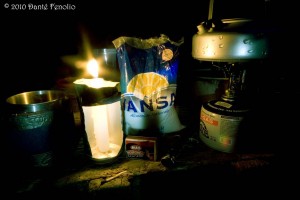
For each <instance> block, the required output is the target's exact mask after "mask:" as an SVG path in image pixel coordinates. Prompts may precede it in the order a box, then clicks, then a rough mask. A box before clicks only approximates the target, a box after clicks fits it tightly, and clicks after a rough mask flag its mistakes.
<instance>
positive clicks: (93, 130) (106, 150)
mask: <svg viewBox="0 0 300 200" xmlns="http://www.w3.org/2000/svg"><path fill="white" fill-rule="evenodd" d="M88 71H89V73H90V74H91V75H92V76H93V77H94V78H92V79H84V78H82V79H79V80H76V81H75V82H74V83H75V84H83V85H86V86H88V87H89V88H92V89H96V90H95V92H101V88H106V87H115V86H116V85H117V84H118V82H112V81H106V80H104V79H103V78H98V77H97V76H98V63H97V62H96V60H92V61H90V62H89V63H88ZM97 89H100V90H97ZM110 107H115V108H118V111H119V112H115V113H113V115H117V116H118V115H120V116H121V114H120V104H119V102H115V103H108V104H103V105H102V104H101V105H97V104H96V105H92V106H91V105H88V106H86V105H85V106H82V109H83V113H84V123H85V130H86V133H87V136H88V141H89V145H90V148H91V153H92V157H93V158H97V159H98V158H99V159H101V158H108V157H114V156H116V155H117V154H118V151H119V150H120V148H121V144H117V143H116V142H115V141H111V140H113V139H114V138H113V137H111V136H110V132H111V131H110V130H111V129H112V127H110V126H111V125H110V124H112V122H111V121H112V120H117V121H116V122H117V124H121V121H120V119H119V118H116V119H110V115H111V113H109V112H110V111H108V110H111V108H110ZM113 125H114V124H113ZM114 126H115V125H114ZM118 127H120V128H119V130H118V132H119V133H121V132H122V130H121V126H120V125H118ZM112 134H116V133H114V132H112ZM111 138H112V139H111ZM120 141H122V140H120Z"/></svg>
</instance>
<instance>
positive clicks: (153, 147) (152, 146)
mask: <svg viewBox="0 0 300 200" xmlns="http://www.w3.org/2000/svg"><path fill="white" fill-rule="evenodd" d="M125 144H126V154H127V157H128V158H139V159H145V160H151V161H157V138H156V137H145V136H127V137H126V139H125Z"/></svg>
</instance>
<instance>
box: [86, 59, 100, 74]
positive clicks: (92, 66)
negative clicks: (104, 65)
mask: <svg viewBox="0 0 300 200" xmlns="http://www.w3.org/2000/svg"><path fill="white" fill-rule="evenodd" d="M87 70H88V72H89V73H90V74H91V75H92V76H93V77H94V78H97V77H98V73H99V71H98V70H99V66H98V63H97V61H96V60H95V59H91V60H89V61H88V63H87Z"/></svg>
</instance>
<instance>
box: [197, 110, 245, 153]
mask: <svg viewBox="0 0 300 200" xmlns="http://www.w3.org/2000/svg"><path fill="white" fill-rule="evenodd" d="M242 120H243V117H242V116H230V115H220V114H217V113H213V112H211V111H209V110H207V109H205V108H204V107H202V108H201V113H200V130H199V134H200V139H201V140H202V141H203V142H204V143H205V144H206V145H208V146H209V147H211V148H213V149H216V150H219V151H222V152H227V153H231V152H233V151H234V147H235V143H236V136H237V133H238V129H239V125H240V123H241V121H242Z"/></svg>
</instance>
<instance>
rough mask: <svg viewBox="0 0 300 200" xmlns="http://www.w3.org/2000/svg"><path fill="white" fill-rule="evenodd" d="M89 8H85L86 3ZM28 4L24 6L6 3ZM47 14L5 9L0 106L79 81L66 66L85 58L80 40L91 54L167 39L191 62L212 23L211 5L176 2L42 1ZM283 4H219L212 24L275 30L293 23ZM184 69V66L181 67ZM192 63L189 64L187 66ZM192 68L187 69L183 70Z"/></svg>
mask: <svg viewBox="0 0 300 200" xmlns="http://www.w3.org/2000/svg"><path fill="white" fill-rule="evenodd" d="M83 2H85V3H83ZM7 3H8V4H9V5H10V6H11V4H26V5H28V3H24V1H17V0H15V1H7ZM51 3H55V4H60V5H66V4H71V5H74V6H75V7H76V8H75V9H74V10H50V8H49V4H51ZM33 4H34V5H39V4H44V5H45V4H47V5H48V10H29V8H28V6H27V8H26V9H24V10H11V7H10V8H4V3H2V5H1V13H2V14H3V15H2V17H1V21H2V22H1V32H2V34H1V35H2V37H1V49H2V51H1V52H2V53H1V75H2V76H1V83H0V85H1V88H0V89H1V102H4V101H5V99H6V98H7V97H8V96H10V95H13V94H15V93H19V92H24V91H30V90H37V89H49V88H51V87H53V86H54V85H55V82H56V80H57V79H60V78H64V77H68V76H75V75H77V72H76V69H75V68H74V67H73V66H70V65H68V64H66V63H64V62H63V60H62V58H63V57H64V56H67V55H77V54H81V53H82V46H83V41H82V34H83V33H84V34H86V35H87V36H88V38H89V40H90V43H91V45H92V47H93V48H103V47H113V45H112V40H114V39H116V38H118V37H120V36H131V37H133V36H134V37H141V38H149V37H154V36H159V35H160V34H165V35H167V36H169V38H170V39H172V40H174V41H176V40H178V39H180V38H181V37H184V39H185V43H184V47H183V49H184V52H182V53H183V54H186V55H187V56H186V57H187V58H188V59H191V57H189V56H190V54H191V39H192V36H193V34H195V33H196V32H197V25H199V24H200V23H201V22H203V21H204V20H207V18H208V10H209V0H202V1H196V2H193V3H189V2H184V1H183V2H180V1H179V2H177V1H170V2H164V1H158V2H155V1H136V2H133V1H124V2H123V1H122V2H118V1H109V2H106V1H90V2H89V3H87V1H82V2H72V1H71V0H70V1H66V2H62V1H57V0H56V1H55V0H54V1H39V3H33ZM286 13H287V12H286V11H285V10H284V6H283V4H280V3H278V2H277V1H276V2H275V1H271V0H247V1H239V0H227V1H221V0H215V1H214V11H213V18H221V19H222V18H235V17H245V18H270V19H272V20H273V21H275V24H277V25H280V26H281V25H282V24H283V25H284V26H285V24H284V23H285V22H286V21H288V20H287V19H289V17H288V16H286ZM182 63H184V61H183V62H182ZM187 63H188V62H187ZM185 67H188V66H185Z"/></svg>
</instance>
